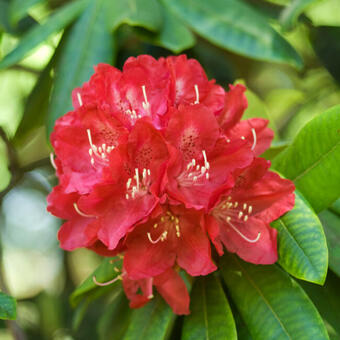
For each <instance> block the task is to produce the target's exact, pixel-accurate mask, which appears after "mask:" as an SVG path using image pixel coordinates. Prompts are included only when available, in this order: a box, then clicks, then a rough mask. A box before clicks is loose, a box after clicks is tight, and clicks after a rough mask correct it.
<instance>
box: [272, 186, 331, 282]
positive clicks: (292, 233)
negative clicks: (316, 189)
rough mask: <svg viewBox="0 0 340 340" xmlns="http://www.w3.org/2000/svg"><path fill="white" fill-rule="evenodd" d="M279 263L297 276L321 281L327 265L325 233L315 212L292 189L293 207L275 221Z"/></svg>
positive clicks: (323, 279)
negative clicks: (293, 193) (293, 194)
mask: <svg viewBox="0 0 340 340" xmlns="http://www.w3.org/2000/svg"><path fill="white" fill-rule="evenodd" d="M271 225H272V227H274V228H275V229H277V231H278V236H277V238H278V254H279V263H280V265H281V266H282V267H283V268H284V269H285V270H286V271H287V272H288V273H289V274H291V275H293V276H295V277H296V278H298V279H302V280H306V281H310V282H314V283H319V284H323V283H324V281H325V279H326V275H327V268H328V250H327V243H326V237H325V234H324V232H323V228H322V225H321V223H320V220H319V218H318V216H317V215H316V214H315V213H314V211H313V209H312V208H311V207H310V206H309V205H308V203H307V202H306V200H305V199H304V198H303V197H302V196H301V195H300V194H299V193H298V192H296V193H295V207H294V209H292V210H291V211H289V212H287V213H286V214H285V215H283V216H282V217H280V218H279V219H277V220H276V221H274V222H273V223H272V224H271Z"/></svg>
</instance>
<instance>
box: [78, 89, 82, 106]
mask: <svg viewBox="0 0 340 340" xmlns="http://www.w3.org/2000/svg"><path fill="white" fill-rule="evenodd" d="M77 98H78V102H79V106H83V101H82V100H81V95H80V93H79V92H77Z"/></svg>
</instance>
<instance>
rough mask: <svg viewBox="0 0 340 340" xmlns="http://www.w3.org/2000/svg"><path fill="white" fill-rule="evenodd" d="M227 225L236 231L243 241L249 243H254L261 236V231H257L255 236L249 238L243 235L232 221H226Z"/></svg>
mask: <svg viewBox="0 0 340 340" xmlns="http://www.w3.org/2000/svg"><path fill="white" fill-rule="evenodd" d="M228 224H229V226H230V227H231V228H232V229H233V230H234V231H236V232H237V233H238V234H239V235H240V236H241V237H242V238H243V239H244V240H245V241H247V242H249V243H256V242H257V241H258V240H259V239H260V237H261V233H260V232H259V233H258V234H257V236H256V238H255V239H250V238H248V237H247V236H245V235H243V234H242V233H241V232H240V231H239V230H238V229H237V228H236V227H235V226H234V225H233V224H232V223H230V220H229V221H228Z"/></svg>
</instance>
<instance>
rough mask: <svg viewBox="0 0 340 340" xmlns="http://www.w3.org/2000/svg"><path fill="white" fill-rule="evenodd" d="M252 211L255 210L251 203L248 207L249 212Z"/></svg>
mask: <svg viewBox="0 0 340 340" xmlns="http://www.w3.org/2000/svg"><path fill="white" fill-rule="evenodd" d="M252 211H253V207H252V206H251V205H250V206H249V207H248V214H251V212H252Z"/></svg>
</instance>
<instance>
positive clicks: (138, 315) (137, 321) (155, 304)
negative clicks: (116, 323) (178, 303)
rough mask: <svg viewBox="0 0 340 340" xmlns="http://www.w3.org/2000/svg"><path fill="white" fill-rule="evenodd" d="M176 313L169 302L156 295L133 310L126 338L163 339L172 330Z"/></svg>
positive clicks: (129, 339)
mask: <svg viewBox="0 0 340 340" xmlns="http://www.w3.org/2000/svg"><path fill="white" fill-rule="evenodd" d="M174 318H175V315H174V314H173V312H172V310H171V308H170V307H169V306H168V304H167V303H166V302H165V301H164V300H163V299H162V298H161V297H160V295H158V294H157V295H156V296H155V297H154V298H153V299H152V300H151V301H150V302H149V303H148V304H147V305H146V306H144V307H143V308H139V309H136V310H134V311H133V313H132V316H131V321H130V324H129V327H128V329H127V332H126V334H125V336H124V338H123V339H124V340H136V339H145V340H146V339H147V340H162V339H165V338H166V336H167V335H168V332H169V331H170V330H171V326H172V324H173V321H174Z"/></svg>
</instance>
